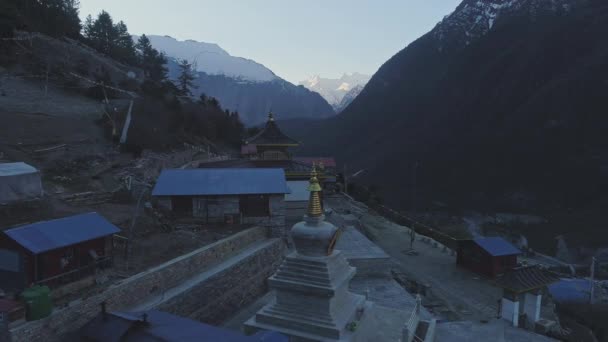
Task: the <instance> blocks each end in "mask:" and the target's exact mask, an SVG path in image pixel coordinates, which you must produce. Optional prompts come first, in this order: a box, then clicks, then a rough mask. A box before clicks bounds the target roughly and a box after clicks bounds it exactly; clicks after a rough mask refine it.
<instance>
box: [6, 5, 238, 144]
mask: <svg viewBox="0 0 608 342" xmlns="http://www.w3.org/2000/svg"><path fill="white" fill-rule="evenodd" d="M78 5H79V4H78V1H74V0H49V1H43V2H41V1H35V0H8V1H3V2H2V3H1V4H0V7H1V8H0V34H1V35H2V37H4V40H2V42H1V43H0V50H1V51H0V66H2V67H4V70H3V71H2V73H3V75H2V77H3V78H6V79H8V80H11V82H13V83H11V86H14V87H19V86H21V85H24V86H29V85H33V84H35V83H36V82H43V84H41V86H42V87H44V88H45V89H50V91H55V90H56V91H61V92H63V93H65V94H67V95H69V94H72V95H74V96H82V98H83V101H84V102H86V101H88V99H93V100H98V101H103V102H106V101H113V100H120V99H124V100H130V99H134V100H135V102H134V103H135V105H134V109H133V113H134V118H135V120H134V125H135V127H134V130H133V132H134V133H133V134H131V135H129V141H128V143H127V146H131V147H133V148H135V149H137V150H139V149H141V148H146V147H153V148H165V147H168V146H171V145H175V144H177V143H179V142H180V141H184V139H186V140H187V141H188V142H195V141H197V138H196V137H199V138H201V139H204V140H206V141H218V142H221V143H226V144H229V145H233V146H235V147H237V146H238V145H239V144H240V141H241V138H242V135H243V134H244V127H243V124H242V123H241V121H240V119H239V114H238V113H237V112H234V111H228V110H224V109H223V108H222V106H221V104H220V103H219V102H218V101H217V100H216V99H215V98H212V97H201V98H199V97H191V96H190V95H191V92H190V90H191V89H192V88H193V83H192V81H193V79H194V77H193V70H192V69H191V66H190V65H188V64H187V63H186V64H184V65H182V67H181V68H180V70H179V72H180V74H179V75H178V77H177V79H176V80H175V81H171V80H170V79H169V77H168V68H167V57H166V56H165V55H164V54H163V53H162V52H159V51H158V50H156V49H155V48H153V47H152V45H151V44H150V40H149V39H148V38H147V37H146V36H145V35H142V36H141V37H139V39H138V41H137V42H133V40H132V38H131V34H130V33H129V31H128V27H127V25H126V23H124V22H122V21H119V22H114V20H113V19H112V16H111V15H110V14H109V13H108V12H106V11H102V12H101V13H99V14H97V15H96V16H91V15H89V16H88V17H87V19H86V20H85V21H84V22H81V21H80V19H79V13H78ZM89 50H92V51H89ZM5 83H6V82H5ZM26 88H27V87H26ZM10 90H12V89H9V93H10V94H12V92H11V91H10ZM48 91H49V90H46V91H45V94H47V93H48ZM67 95H66V96H67ZM45 96H46V95H45ZM72 98H73V97H72ZM19 99H20V97H17V96H15V97H11V96H9V97H8V98H7V97H5V98H4V99H2V101H8V102H10V106H8V105H7V106H6V108H9V107H10V108H17V107H20V106H18V104H15V101H18V100H19ZM24 101H25V99H24ZM8 102H7V103H8ZM0 104H1V102H0ZM108 104H109V102H108ZM52 105H55V103H52ZM2 107H5V106H0V109H1V108H2ZM50 107H51V106H49V108H50ZM55 107H57V106H55ZM106 107H107V108H106V114H107V115H104V116H103V117H102V118H101V120H102V121H108V122H105V123H104V125H105V126H110V130H111V134H112V135H114V139H116V138H117V135H118V133H119V132H118V130H117V125H116V123H115V122H114V121H116V120H117V119H121V120H122V119H124V116H125V114H126V113H125V112H126V107H124V106H123V107H124V108H120V110H119V108H118V107H116V105H114V106H106ZM119 107H120V106H119ZM53 108H54V107H53ZM38 110H40V111H41V112H43V113H44V111H45V107H44V106H43V107H42V108H40V109H38ZM114 111H118V112H120V113H118V112H117V113H112V112H114ZM55 112H56V110H55V109H53V113H55ZM114 116H115V117H114ZM193 139H194V140H193ZM198 141H200V139H199V140H198Z"/></svg>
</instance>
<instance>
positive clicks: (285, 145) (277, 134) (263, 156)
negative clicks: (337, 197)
mask: <svg viewBox="0 0 608 342" xmlns="http://www.w3.org/2000/svg"><path fill="white" fill-rule="evenodd" d="M299 145H300V143H299V142H298V141H296V140H295V139H293V138H290V137H289V136H287V135H286V134H285V133H283V132H282V131H281V129H280V128H279V126H278V125H277V123H276V121H275V120H274V115H273V114H272V113H269V114H268V121H267V122H266V125H265V126H264V128H263V129H262V130H261V131H260V132H259V133H257V134H256V135H254V136H252V137H250V138H248V139H247V140H246V141H245V144H244V145H243V146H241V157H242V159H231V160H221V161H215V162H209V163H201V164H199V167H200V168H282V169H283V170H284V171H285V177H286V179H287V180H288V181H295V180H303V181H308V178H309V177H310V173H311V172H312V165H313V163H312V162H311V161H310V159H309V158H304V159H300V158H294V157H292V154H291V151H290V149H291V148H293V147H298V146H299ZM313 159H318V158H313ZM319 161H320V162H321V163H320V164H323V163H322V162H325V163H326V164H327V165H326V166H324V165H320V164H319V163H316V166H317V172H318V174H319V175H318V178H319V180H320V181H321V182H322V183H323V184H325V182H327V181H329V182H333V183H335V180H336V177H335V161H333V158H320V159H319ZM332 168H333V169H332Z"/></svg>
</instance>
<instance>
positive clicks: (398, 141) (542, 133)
mask: <svg viewBox="0 0 608 342" xmlns="http://www.w3.org/2000/svg"><path fill="white" fill-rule="evenodd" d="M605 32H608V5H607V4H606V3H605V2H604V1H595V0H589V1H583V0H553V1H541V0H509V1H506V0H502V1H501V0H465V1H463V2H462V3H461V5H459V6H458V8H457V9H456V10H455V12H454V13H452V14H451V15H449V16H447V17H446V18H445V19H444V20H443V21H442V22H441V23H439V24H438V25H437V26H436V27H435V28H434V29H433V30H432V31H431V32H429V33H428V34H426V35H425V36H423V37H421V38H420V39H418V40H417V41H415V42H413V43H412V44H410V45H409V46H408V47H407V48H405V49H404V50H402V51H401V52H399V53H398V54H396V55H395V56H394V57H392V58H391V59H390V60H389V61H387V62H386V63H385V64H384V65H383V66H382V67H381V68H380V69H379V71H378V72H377V73H376V74H375V75H374V76H373V77H372V79H371V80H370V82H369V83H368V85H367V86H366V87H365V89H364V91H363V92H362V93H361V94H360V95H359V96H358V97H357V98H356V99H355V100H354V101H353V102H352V104H351V105H350V106H349V107H348V108H347V109H346V110H345V111H344V112H343V113H341V114H340V115H338V116H337V117H335V118H332V119H329V120H326V121H325V122H323V124H322V125H320V124H319V123H318V122H317V123H314V124H313V128H310V129H306V128H305V127H304V126H303V125H300V126H299V127H297V129H294V130H292V131H291V132H288V133H289V134H291V135H292V136H294V137H295V138H298V139H300V140H301V141H303V151H302V153H306V154H323V155H326V154H330V153H332V154H334V155H335V156H336V157H338V159H339V160H341V161H343V162H346V163H347V164H348V165H349V168H351V169H353V170H359V169H365V170H366V172H364V173H362V175H361V176H360V178H361V179H362V180H364V181H366V182H367V183H369V184H375V185H378V186H379V191H380V192H381V194H382V195H383V197H384V198H385V199H386V200H387V201H389V203H390V204H392V205H394V206H399V207H402V208H405V207H408V206H410V205H411V203H410V200H409V199H410V198H412V197H413V196H414V197H416V198H417V203H418V205H420V206H422V205H426V206H428V205H430V204H431V203H436V202H443V203H447V204H448V205H450V206H453V207H466V208H501V209H531V208H540V207H543V208H547V207H551V208H555V207H571V206H574V205H583V204H584V203H586V202H587V201H592V200H594V199H596V198H598V197H600V196H604V195H605V194H606V190H607V189H606V188H607V181H606V180H607V179H608V177H607V176H608V172H607V171H608V152H607V151H608V149H606V147H608V139H607V137H606V135H605V133H604V132H605V131H606V129H607V128H608V117H607V116H606V115H605V113H606V112H607V111H608V96H606V93H608V83H607V82H606V80H608V62H607V61H608V40H607V38H606V35H605ZM414 182H415V183H416V187H415V188H416V193H413V190H412V189H413V188H414Z"/></svg>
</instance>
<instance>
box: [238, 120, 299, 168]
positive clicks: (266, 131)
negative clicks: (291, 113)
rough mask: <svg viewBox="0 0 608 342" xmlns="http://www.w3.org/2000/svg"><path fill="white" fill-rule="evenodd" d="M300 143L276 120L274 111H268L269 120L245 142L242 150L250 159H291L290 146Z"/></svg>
mask: <svg viewBox="0 0 608 342" xmlns="http://www.w3.org/2000/svg"><path fill="white" fill-rule="evenodd" d="M299 145H300V143H299V142H297V141H296V140H295V139H292V138H290V137H288V136H287V135H285V134H284V133H283V132H281V130H280V129H279V126H277V123H276V122H275V121H274V115H273V114H272V112H270V113H268V121H266V125H265V126H264V128H263V129H262V130H261V131H260V132H259V133H258V134H256V135H254V136H252V137H250V138H249V139H247V141H246V142H245V145H244V146H243V148H242V152H243V154H244V155H245V156H247V157H249V158H250V159H259V160H291V153H289V148H290V147H297V146H299Z"/></svg>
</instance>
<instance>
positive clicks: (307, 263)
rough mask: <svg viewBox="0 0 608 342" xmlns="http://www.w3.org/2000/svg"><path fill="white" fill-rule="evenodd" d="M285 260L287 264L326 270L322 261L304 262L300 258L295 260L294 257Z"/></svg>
mask: <svg viewBox="0 0 608 342" xmlns="http://www.w3.org/2000/svg"><path fill="white" fill-rule="evenodd" d="M285 260H287V262H294V263H298V264H301V265H308V266H312V267H323V268H326V265H327V264H326V263H325V262H323V261H312V260H305V259H302V258H296V257H289V256H288V257H286V258H285Z"/></svg>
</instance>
